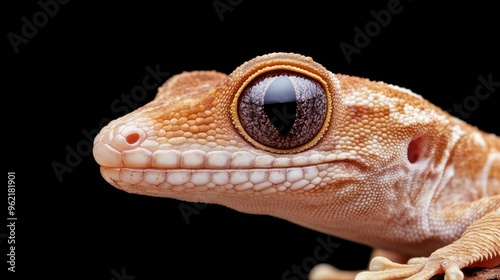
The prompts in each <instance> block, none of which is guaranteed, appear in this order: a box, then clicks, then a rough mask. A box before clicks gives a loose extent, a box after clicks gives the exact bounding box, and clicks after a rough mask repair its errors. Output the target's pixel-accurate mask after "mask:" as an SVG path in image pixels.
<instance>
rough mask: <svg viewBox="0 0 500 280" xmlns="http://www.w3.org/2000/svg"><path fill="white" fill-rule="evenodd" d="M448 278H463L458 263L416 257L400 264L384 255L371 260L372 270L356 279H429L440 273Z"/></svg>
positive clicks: (459, 279) (452, 279) (451, 279)
mask: <svg viewBox="0 0 500 280" xmlns="http://www.w3.org/2000/svg"><path fill="white" fill-rule="evenodd" d="M443 273H444V274H445V279H446V280H463V279H464V274H463V272H462V271H461V270H460V266H459V264H458V263H456V262H453V261H452V260H447V259H430V258H414V259H410V260H409V261H408V264H398V263H394V262H392V261H390V260H389V259H387V258H384V257H375V258H373V259H372V261H371V262H370V271H365V272H361V273H360V274H358V275H357V276H356V278H355V279H356V280H372V279H373V280H375V279H376V280H396V279H398V280H399V279H407V280H429V279H431V277H433V276H435V275H438V274H443Z"/></svg>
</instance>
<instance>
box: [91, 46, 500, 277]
mask: <svg viewBox="0 0 500 280" xmlns="http://www.w3.org/2000/svg"><path fill="white" fill-rule="evenodd" d="M275 70H285V71H291V72H298V73H301V74H302V75H306V76H308V77H310V78H311V79H314V80H315V81H318V82H319V83H320V84H322V85H323V87H324V88H325V94H326V95H327V97H328V106H327V107H328V114H327V118H326V121H325V124H324V125H323V127H322V128H321V131H320V132H319V133H318V135H317V136H316V137H315V138H314V139H313V140H311V141H310V142H308V143H306V144H304V145H302V146H299V147H296V148H294V149H290V150H279V149H273V148H272V147H266V146H263V145H260V144H259V143H258V141H256V140H254V139H252V137H251V136H249V135H248V134H246V132H245V131H244V129H243V128H242V127H241V124H240V122H239V120H238V116H237V113H238V112H237V111H238V107H237V104H238V103H237V100H238V96H239V94H241V91H242V89H243V88H244V87H245V86H247V85H248V84H249V83H250V82H251V81H252V79H253V78H255V77H256V76H259V75H261V74H263V73H266V72H268V71H275ZM94 157H95V159H96V161H97V162H98V163H99V164H100V165H101V173H102V175H103V177H104V178H105V179H106V180H107V181H108V182H109V183H110V184H112V185H113V186H115V187H117V188H120V189H123V190H125V191H127V192H131V193H138V194H144V195H151V196H161V197H169V198H175V199H180V200H185V201H192V202H206V203H215V204H221V205H225V206H228V207H231V208H233V209H236V210H238V211H242V212H246V213H255V214H267V215H273V216H275V217H278V218H282V219H286V220H288V221H290V222H293V223H296V224H299V225H302V226H305V227H308V228H311V229H314V230H318V231H320V232H324V233H327V234H331V235H335V236H338V237H341V238H345V239H349V240H352V241H356V242H360V243H364V244H367V245H370V246H372V247H377V248H382V249H385V250H391V251H395V252H400V253H403V254H405V255H408V256H414V257H423V256H429V255H430V257H429V258H428V259H419V260H414V261H412V262H411V264H408V265H403V266H400V265H396V264H393V263H390V262H388V261H387V260H386V259H381V258H376V259H374V260H373V261H372V264H371V268H372V270H381V271H372V272H364V273H362V274H360V275H359V276H358V278H357V279H399V278H404V277H410V276H411V275H414V274H416V275H417V276H415V278H411V279H429V278H430V277H431V276H432V275H435V274H439V273H443V272H445V271H446V273H447V275H449V276H450V277H451V276H452V275H459V276H458V278H457V279H460V268H463V267H466V266H469V265H474V264H479V262H480V261H483V262H482V263H480V264H482V265H489V266H492V265H498V264H500V139H499V138H498V137H497V136H495V135H492V134H487V133H485V132H482V131H480V130H478V129H477V128H475V127H472V126H470V125H468V124H466V123H464V122H462V121H460V120H458V119H456V118H454V117H452V116H450V115H448V114H447V113H446V112H444V111H442V110H441V109H439V108H437V107H435V106H434V105H432V104H430V103H429V102H428V101H426V100H424V99H423V98H422V97H420V96H418V95H416V94H414V93H412V92H411V91H409V90H407V89H404V88H400V87H397V86H393V85H389V84H385V83H382V82H373V81H369V80H367V79H362V78H357V77H350V76H346V75H339V74H333V73H331V72H329V71H328V70H326V69H325V68H324V67H322V66H321V65H319V64H318V63H316V62H314V61H312V59H311V58H309V57H304V56H300V55H295V54H286V53H274V54H269V55H265V56H261V57H257V58H255V59H253V60H251V61H248V62H246V63H244V64H243V65H242V66H240V67H238V68H237V69H236V70H235V71H233V73H231V74H230V75H229V76H226V75H225V74H222V73H218V72H214V71H195V72H189V73H182V74H179V75H176V76H174V77H172V78H171V79H169V80H168V81H167V82H166V83H165V84H164V85H163V86H162V87H161V88H160V89H159V91H158V94H157V96H156V98H155V99H154V100H153V101H152V102H150V103H149V104H147V105H145V106H144V107H142V108H139V109H138V110H136V111H134V112H132V113H130V114H128V115H126V116H124V117H122V118H119V119H117V120H114V121H113V122H111V123H110V124H109V125H108V126H106V127H105V128H103V130H102V131H101V132H100V134H99V135H98V136H97V137H96V138H95V142H94ZM464 232H465V233H464ZM462 234H463V237H462V238H460V237H461V236H462ZM433 252H434V253H433ZM417 273H422V274H417Z"/></svg>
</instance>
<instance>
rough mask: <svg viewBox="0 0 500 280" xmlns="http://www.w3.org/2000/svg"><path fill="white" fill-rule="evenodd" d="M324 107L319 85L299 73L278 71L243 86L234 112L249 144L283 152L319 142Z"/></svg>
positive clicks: (325, 108) (324, 113)
mask: <svg viewBox="0 0 500 280" xmlns="http://www.w3.org/2000/svg"><path fill="white" fill-rule="evenodd" d="M327 105H328V104H327V96H326V93H325V89H324V87H323V86H322V84H321V83H320V82H318V81H316V80H315V79H313V78H311V77H308V76H306V75H303V74H300V73H295V72H292V71H284V70H278V71H272V72H266V73H264V74H261V75H259V76H257V77H256V78H255V79H253V80H252V81H251V82H249V83H248V84H247V85H246V87H245V88H244V89H243V90H242V92H241V94H240V96H239V99H238V109H237V112H238V119H239V121H240V123H241V126H242V128H243V130H244V131H245V132H246V134H248V136H249V137H250V138H251V139H250V140H253V141H255V142H257V143H259V144H261V145H263V146H265V147H269V148H272V149H278V150H283V149H295V148H297V147H301V146H303V145H305V144H308V143H310V142H311V141H312V140H313V139H318V140H319V138H317V137H316V136H317V135H318V133H319V132H320V131H321V129H322V127H323V124H324V123H325V119H326V117H327V107H328V106H327ZM247 138H248V137H247ZM273 151H275V150H273Z"/></svg>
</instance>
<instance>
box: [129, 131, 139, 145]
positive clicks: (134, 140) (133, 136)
mask: <svg viewBox="0 0 500 280" xmlns="http://www.w3.org/2000/svg"><path fill="white" fill-rule="evenodd" d="M139 138H141V136H140V135H139V133H136V132H134V133H131V134H129V135H127V136H126V137H125V141H127V143H128V144H130V145H132V144H135V143H137V141H139Z"/></svg>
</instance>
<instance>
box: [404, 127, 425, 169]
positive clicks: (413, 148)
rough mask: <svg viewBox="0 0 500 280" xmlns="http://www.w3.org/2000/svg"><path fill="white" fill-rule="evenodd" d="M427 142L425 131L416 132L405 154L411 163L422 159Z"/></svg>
mask: <svg viewBox="0 0 500 280" xmlns="http://www.w3.org/2000/svg"><path fill="white" fill-rule="evenodd" d="M428 143H429V137H428V135H427V133H417V134H415V135H414V136H413V138H412V140H411V141H410V143H409V144H408V149H407V156H408V161H409V162H410V163H411V164H415V163H417V162H419V161H420V160H422V159H423V157H424V153H425V151H426V148H427V144H428Z"/></svg>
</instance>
